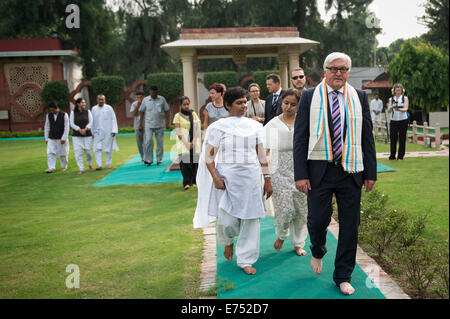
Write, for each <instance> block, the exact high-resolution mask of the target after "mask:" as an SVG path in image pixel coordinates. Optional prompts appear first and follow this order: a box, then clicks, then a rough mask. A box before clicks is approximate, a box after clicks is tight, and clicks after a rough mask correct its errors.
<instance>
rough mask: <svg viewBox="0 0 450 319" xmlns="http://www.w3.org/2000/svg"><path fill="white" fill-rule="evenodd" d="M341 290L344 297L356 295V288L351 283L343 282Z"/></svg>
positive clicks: (340, 285)
mask: <svg viewBox="0 0 450 319" xmlns="http://www.w3.org/2000/svg"><path fill="white" fill-rule="evenodd" d="M339 288H340V289H341V292H342V293H343V294H344V295H353V294H354V293H355V288H353V287H352V285H350V283H349V282H341V283H340V284H339Z"/></svg>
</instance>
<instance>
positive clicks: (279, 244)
mask: <svg viewBox="0 0 450 319" xmlns="http://www.w3.org/2000/svg"><path fill="white" fill-rule="evenodd" d="M283 243H284V240H282V239H280V238H277V240H275V242H274V243H273V248H275V250H276V251H280V250H281V247H283Z"/></svg>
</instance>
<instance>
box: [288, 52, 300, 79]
mask: <svg viewBox="0 0 450 319" xmlns="http://www.w3.org/2000/svg"><path fill="white" fill-rule="evenodd" d="M298 52H299V51H297V50H289V54H288V55H289V75H290V72H292V70H293V69H295V68H298V67H299V66H300V64H299V61H298V56H299V55H300V54H299V53H298Z"/></svg>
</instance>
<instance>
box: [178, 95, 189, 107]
mask: <svg viewBox="0 0 450 319" xmlns="http://www.w3.org/2000/svg"><path fill="white" fill-rule="evenodd" d="M184 100H189V102H190V101H191V99H190V98H189V97H187V96H186V95H183V96H180V99H179V101H180V105H181V104H183V101H184Z"/></svg>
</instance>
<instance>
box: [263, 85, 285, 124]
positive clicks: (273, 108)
mask: <svg viewBox="0 0 450 319" xmlns="http://www.w3.org/2000/svg"><path fill="white" fill-rule="evenodd" d="M283 93H284V91H283V90H281V92H280V95H279V96H278V100H277V103H276V105H272V100H273V93H270V94H269V95H268V96H267V97H266V107H265V109H264V123H263V125H266V124H267V123H269V122H270V120H271V119H273V118H274V117H275V116H277V115H280V114H281V113H282V112H279V110H281V95H282V94H283Z"/></svg>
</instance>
